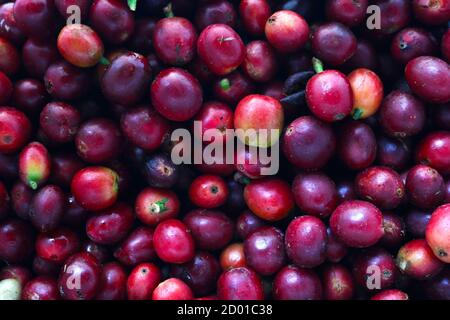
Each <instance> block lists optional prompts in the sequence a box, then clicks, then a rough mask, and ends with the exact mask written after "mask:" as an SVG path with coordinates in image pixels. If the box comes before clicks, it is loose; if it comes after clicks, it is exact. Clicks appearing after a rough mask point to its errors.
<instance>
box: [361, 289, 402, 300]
mask: <svg viewBox="0 0 450 320" xmlns="http://www.w3.org/2000/svg"><path fill="white" fill-rule="evenodd" d="M370 300H409V297H408V295H407V294H406V293H405V292H403V291H400V290H397V289H389V290H384V291H381V292H380V293H377V294H376V295H374V296H373V297H372V298H370Z"/></svg>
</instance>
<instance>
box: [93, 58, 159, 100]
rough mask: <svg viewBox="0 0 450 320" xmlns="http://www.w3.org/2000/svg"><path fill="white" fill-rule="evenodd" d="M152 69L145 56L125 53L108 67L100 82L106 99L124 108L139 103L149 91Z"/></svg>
mask: <svg viewBox="0 0 450 320" xmlns="http://www.w3.org/2000/svg"><path fill="white" fill-rule="evenodd" d="M151 72H152V71H151V68H150V65H149V64H148V61H147V59H145V57H144V56H142V55H140V54H137V53H135V52H124V53H122V54H119V55H118V56H117V57H115V58H114V59H113V60H112V61H111V62H110V64H109V65H108V66H107V69H106V71H105V72H104V74H103V76H102V77H101V80H100V85H101V88H102V92H103V94H104V95H105V97H106V98H107V99H108V100H109V101H111V102H113V103H117V104H120V105H123V106H127V107H128V106H133V105H135V104H136V103H138V102H139V101H140V100H141V99H142V98H143V97H144V95H145V93H146V90H148V85H149V84H150V80H151V76H152V73H151Z"/></svg>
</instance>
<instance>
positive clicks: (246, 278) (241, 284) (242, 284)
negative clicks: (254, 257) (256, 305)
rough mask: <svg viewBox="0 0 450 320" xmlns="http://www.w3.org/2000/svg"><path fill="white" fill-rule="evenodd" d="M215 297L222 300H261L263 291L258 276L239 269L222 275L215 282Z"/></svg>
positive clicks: (248, 270)
mask: <svg viewBox="0 0 450 320" xmlns="http://www.w3.org/2000/svg"><path fill="white" fill-rule="evenodd" d="M217 295H218V296H219V299H222V300H262V299H264V290H263V285H262V282H261V279H260V278H259V276H258V275H257V274H256V273H255V272H254V271H252V270H251V269H248V268H245V267H241V268H235V269H230V270H227V271H225V272H224V273H222V275H221V276H220V278H219V280H218V281H217Z"/></svg>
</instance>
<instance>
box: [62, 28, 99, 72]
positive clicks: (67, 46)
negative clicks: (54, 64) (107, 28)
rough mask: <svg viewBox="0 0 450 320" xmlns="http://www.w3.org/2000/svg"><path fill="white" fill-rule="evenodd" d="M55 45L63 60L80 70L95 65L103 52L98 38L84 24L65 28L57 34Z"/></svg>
mask: <svg viewBox="0 0 450 320" xmlns="http://www.w3.org/2000/svg"><path fill="white" fill-rule="evenodd" d="M57 43H58V49H59V52H60V53H61V55H62V56H63V57H64V59H66V60H67V61H69V62H70V63H72V64H73V65H76V66H77V67H81V68H88V67H92V66H94V65H96V64H97V63H98V62H99V61H100V58H101V57H102V56H103V52H104V48H103V42H102V40H101V39H100V37H99V36H98V35H97V33H96V32H95V31H94V30H92V29H91V28H90V27H89V26H87V25H84V24H71V25H67V26H65V27H64V28H63V29H61V31H60V32H59V35H58V41H57Z"/></svg>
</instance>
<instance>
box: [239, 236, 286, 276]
mask: <svg viewBox="0 0 450 320" xmlns="http://www.w3.org/2000/svg"><path fill="white" fill-rule="evenodd" d="M244 254H245V260H246V261H247V265H248V266H249V267H250V268H252V269H253V270H255V271H256V272H257V273H258V274H260V275H266V276H267V275H272V274H274V273H276V272H277V271H278V270H280V268H281V267H282V266H283V264H284V262H285V249H284V241H283V233H282V232H281V231H280V230H279V229H277V228H274V227H261V228H259V229H257V230H256V231H255V232H253V233H252V234H250V235H249V236H248V237H247V238H246V239H245V241H244Z"/></svg>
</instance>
